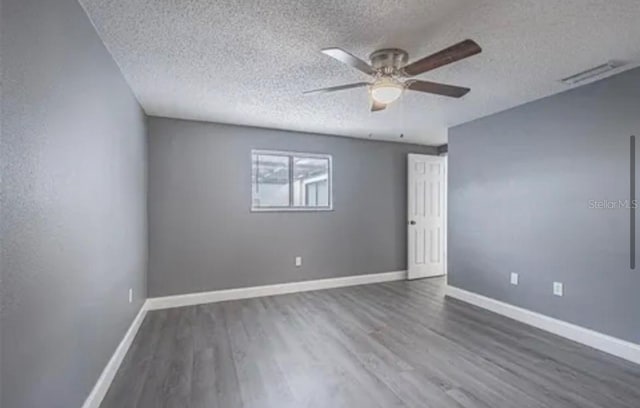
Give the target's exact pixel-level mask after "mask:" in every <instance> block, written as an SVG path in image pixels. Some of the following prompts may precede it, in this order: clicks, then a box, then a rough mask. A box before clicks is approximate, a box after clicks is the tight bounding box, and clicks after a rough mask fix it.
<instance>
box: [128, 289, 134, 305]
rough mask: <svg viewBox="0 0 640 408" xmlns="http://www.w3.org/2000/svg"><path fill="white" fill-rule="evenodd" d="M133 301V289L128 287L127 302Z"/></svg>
mask: <svg viewBox="0 0 640 408" xmlns="http://www.w3.org/2000/svg"><path fill="white" fill-rule="evenodd" d="M131 302H133V289H131V288H130V289H129V303H131Z"/></svg>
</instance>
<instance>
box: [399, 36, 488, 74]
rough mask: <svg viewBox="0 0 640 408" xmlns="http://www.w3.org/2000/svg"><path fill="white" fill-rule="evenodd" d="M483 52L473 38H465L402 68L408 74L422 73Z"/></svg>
mask: <svg viewBox="0 0 640 408" xmlns="http://www.w3.org/2000/svg"><path fill="white" fill-rule="evenodd" d="M480 52H482V48H480V46H479V45H478V44H476V42H475V41H473V40H464V41H462V42H459V43H458V44H455V45H452V46H451V47H449V48H445V49H444V50H442V51H438V52H436V53H435V54H431V55H429V56H428V57H424V58H422V59H419V60H417V61H414V62H412V63H411V64H409V65H407V66H405V67H404V68H402V71H403V72H404V73H405V75H407V76H414V75H418V74H422V73H423V72H427V71H431V70H432V69H436V68H439V67H441V66H443V65H447V64H451V63H452V62H456V61H460V60H461V59H465V58H467V57H470V56H472V55H475V54H478V53H480Z"/></svg>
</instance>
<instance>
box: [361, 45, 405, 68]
mask: <svg viewBox="0 0 640 408" xmlns="http://www.w3.org/2000/svg"><path fill="white" fill-rule="evenodd" d="M369 59H370V60H371V66H373V68H374V69H375V70H376V71H378V72H380V73H382V74H386V75H394V74H397V73H398V71H399V70H400V68H402V67H403V66H405V65H406V64H407V62H408V61H409V54H408V53H407V52H406V51H404V50H401V49H398V48H385V49H382V50H378V51H374V52H373V53H372V54H371V55H370V56H369Z"/></svg>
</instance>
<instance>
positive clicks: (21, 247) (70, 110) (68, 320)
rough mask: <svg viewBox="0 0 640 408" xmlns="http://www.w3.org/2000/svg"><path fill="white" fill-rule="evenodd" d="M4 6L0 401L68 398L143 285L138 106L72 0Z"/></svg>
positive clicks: (97, 366)
mask: <svg viewBox="0 0 640 408" xmlns="http://www.w3.org/2000/svg"><path fill="white" fill-rule="evenodd" d="M2 6H3V10H2V12H3V13H2V20H1V22H0V27H1V31H2V44H1V50H2V63H3V67H2V68H3V72H2V74H3V80H4V82H3V93H4V95H3V96H4V99H3V104H2V141H1V144H0V150H1V154H2V156H1V162H0V163H1V168H0V173H1V174H2V213H1V219H0V232H1V236H2V241H1V247H2V253H3V257H2V261H1V267H2V272H3V276H2V285H3V287H4V296H3V298H2V306H3V312H2V316H1V320H0V325H1V327H2V349H1V351H2V382H3V384H2V388H3V395H2V401H1V404H0V405H2V407H3V408H27V407H28V408H38V407H46V408H57V407H59V408H75V407H79V406H81V405H82V403H83V401H84V399H85V398H86V397H87V395H88V393H89V391H90V390H91V388H92V386H93V385H94V383H95V381H96V380H97V379H98V376H99V374H100V372H101V371H102V369H103V368H104V367H105V365H106V363H107V361H108V359H109V358H110V357H111V355H112V354H113V352H114V350H115V348H116V346H117V345H118V343H119V342H120V340H122V337H123V335H124V333H125V331H126V329H127V328H128V326H129V325H130V323H131V321H132V319H133V317H134V316H135V314H136V313H137V311H138V310H139V308H140V306H141V304H142V301H143V298H144V297H145V269H146V254H147V247H146V242H147V241H146V193H145V191H146V171H145V162H146V147H145V117H144V114H143V112H142V111H141V109H140V107H139V105H138V104H137V102H136V100H135V99H134V97H133V95H132V94H131V92H130V91H129V88H128V86H127V84H126V83H125V82H124V80H123V78H122V77H121V75H120V72H119V70H118V68H117V66H116V65H115V63H114V62H113V60H112V59H111V57H110V55H109V53H108V52H107V50H106V49H105V47H104V46H103V44H102V43H101V41H100V40H99V38H98V36H97V35H96V33H95V32H94V29H93V27H92V25H91V23H90V21H89V19H88V18H87V16H86V15H85V13H84V12H83V10H82V8H81V7H80V6H79V5H78V3H77V1H76V0H58V1H44V0H39V1H38V0H3V3H2ZM130 287H131V288H133V289H134V290H135V301H134V302H133V303H132V304H129V303H128V299H127V296H128V289H129V288H130Z"/></svg>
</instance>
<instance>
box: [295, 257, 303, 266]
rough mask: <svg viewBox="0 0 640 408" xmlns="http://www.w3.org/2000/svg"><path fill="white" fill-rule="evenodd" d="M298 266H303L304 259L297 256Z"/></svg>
mask: <svg viewBox="0 0 640 408" xmlns="http://www.w3.org/2000/svg"><path fill="white" fill-rule="evenodd" d="M296 266H297V267H300V266H302V257H301V256H296Z"/></svg>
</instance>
